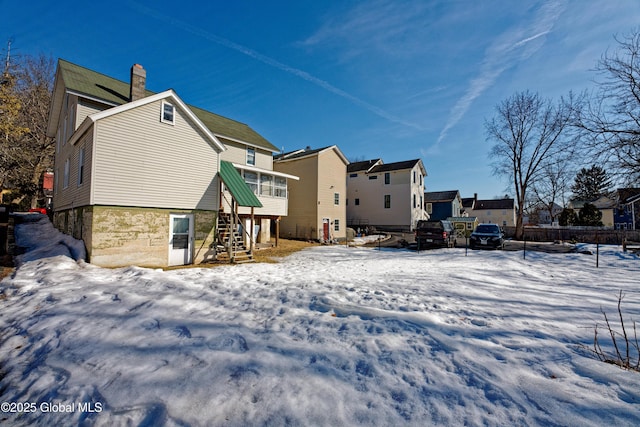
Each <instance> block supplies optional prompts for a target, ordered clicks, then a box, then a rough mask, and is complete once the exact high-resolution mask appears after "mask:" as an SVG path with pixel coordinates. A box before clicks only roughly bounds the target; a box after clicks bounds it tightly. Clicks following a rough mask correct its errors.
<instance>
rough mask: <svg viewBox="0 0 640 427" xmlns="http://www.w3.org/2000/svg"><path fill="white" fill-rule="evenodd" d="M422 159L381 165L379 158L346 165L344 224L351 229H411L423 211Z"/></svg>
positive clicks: (423, 215) (423, 174)
mask: <svg viewBox="0 0 640 427" xmlns="http://www.w3.org/2000/svg"><path fill="white" fill-rule="evenodd" d="M426 176H427V172H426V170H425V168H424V165H423V163H422V160H420V159H416V160H407V161H403V162H395V163H384V162H383V161H382V160H381V159H373V160H366V161H363V162H355V163H351V164H350V165H349V166H347V223H348V224H349V226H351V227H354V228H359V227H362V228H364V227H367V226H373V227H377V228H380V229H387V230H405V231H410V230H413V229H414V228H415V226H416V223H417V222H418V221H419V220H421V219H428V215H427V213H426V212H425V210H424V178H425V177H426Z"/></svg>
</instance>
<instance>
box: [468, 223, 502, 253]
mask: <svg viewBox="0 0 640 427" xmlns="http://www.w3.org/2000/svg"><path fill="white" fill-rule="evenodd" d="M469 247H470V248H471V249H476V248H494V249H502V248H503V247H504V234H503V233H502V229H501V228H500V227H499V226H498V224H479V225H478V227H476V229H475V231H474V232H473V233H471V236H470V237H469Z"/></svg>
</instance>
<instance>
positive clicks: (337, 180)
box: [273, 145, 349, 242]
mask: <svg viewBox="0 0 640 427" xmlns="http://www.w3.org/2000/svg"><path fill="white" fill-rule="evenodd" d="M348 164H349V161H348V160H347V158H346V157H345V156H344V154H343V153H342V152H341V151H340V149H339V148H338V147H337V146H336V145H332V146H330V147H324V148H318V149H315V150H312V149H311V148H310V147H307V148H305V149H301V150H296V151H292V152H289V153H284V154H279V155H276V156H275V157H274V164H273V167H274V169H275V170H276V171H278V172H282V173H286V174H291V175H294V176H299V177H300V180H299V181H292V182H291V183H290V185H289V215H288V216H286V217H283V218H282V220H281V222H280V236H282V237H286V238H297V239H313V240H319V241H323V242H324V241H333V240H344V239H345V238H346V230H347V210H346V201H347V185H346V181H345V174H346V172H347V165H348Z"/></svg>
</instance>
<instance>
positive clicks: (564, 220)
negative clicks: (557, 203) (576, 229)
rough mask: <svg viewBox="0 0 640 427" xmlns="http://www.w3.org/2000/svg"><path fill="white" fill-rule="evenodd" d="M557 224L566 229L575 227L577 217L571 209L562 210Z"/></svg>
mask: <svg viewBox="0 0 640 427" xmlns="http://www.w3.org/2000/svg"><path fill="white" fill-rule="evenodd" d="M558 222H559V223H560V225H561V226H563V227H566V226H568V225H577V224H578V216H577V215H576V213H575V212H574V211H573V209H569V208H564V209H563V210H562V212H561V213H560V218H558Z"/></svg>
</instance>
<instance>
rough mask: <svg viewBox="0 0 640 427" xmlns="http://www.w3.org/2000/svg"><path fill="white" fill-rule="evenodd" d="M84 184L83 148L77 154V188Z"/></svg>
mask: <svg viewBox="0 0 640 427" xmlns="http://www.w3.org/2000/svg"><path fill="white" fill-rule="evenodd" d="M83 182H84V147H83V148H81V149H80V151H79V152H78V187H79V186H81V185H82V183H83Z"/></svg>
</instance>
